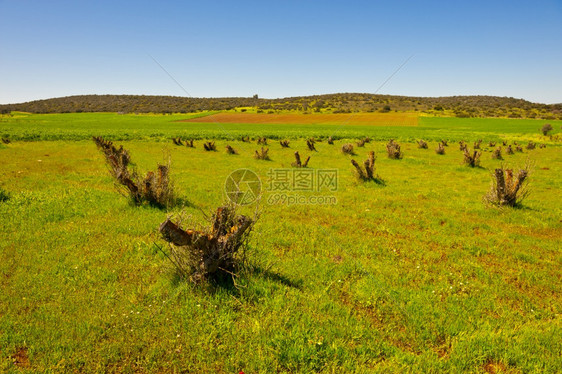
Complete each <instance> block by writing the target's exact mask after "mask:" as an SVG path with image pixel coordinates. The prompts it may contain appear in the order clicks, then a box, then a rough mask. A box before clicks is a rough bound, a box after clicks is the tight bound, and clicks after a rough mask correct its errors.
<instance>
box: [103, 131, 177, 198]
mask: <svg viewBox="0 0 562 374" xmlns="http://www.w3.org/2000/svg"><path fill="white" fill-rule="evenodd" d="M93 140H94V143H96V146H97V147H98V149H100V150H101V151H102V153H103V154H104V156H105V160H106V163H107V165H108V169H109V172H110V173H111V175H112V176H113V177H114V178H115V181H116V182H117V184H116V186H117V187H118V190H119V191H120V192H121V193H123V194H124V195H128V196H129V197H130V198H131V200H132V201H133V202H134V203H135V204H137V205H140V204H142V203H144V202H147V203H149V204H151V205H154V206H159V207H167V206H171V205H172V204H173V202H174V200H175V197H174V192H173V187H172V184H171V183H170V178H169V174H170V162H169V161H168V164H167V165H160V164H159V165H158V166H157V171H156V172H153V171H149V172H147V173H146V175H145V176H144V178H142V177H140V176H139V175H138V174H137V172H136V170H135V169H134V168H130V164H131V156H130V155H129V152H128V151H127V150H126V149H124V148H123V146H120V147H119V148H117V147H115V146H114V145H113V142H111V141H108V140H105V139H103V138H102V137H94V138H93Z"/></svg>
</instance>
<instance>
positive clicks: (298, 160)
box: [291, 151, 310, 168]
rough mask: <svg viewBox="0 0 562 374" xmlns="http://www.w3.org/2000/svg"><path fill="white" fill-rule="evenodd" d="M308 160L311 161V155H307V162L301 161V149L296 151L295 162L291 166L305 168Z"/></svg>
mask: <svg viewBox="0 0 562 374" xmlns="http://www.w3.org/2000/svg"><path fill="white" fill-rule="evenodd" d="M308 161H310V156H308V157H307V159H306V161H305V162H301V156H300V155H299V151H295V162H293V163H292V164H291V166H292V167H294V168H305V167H307V166H308Z"/></svg>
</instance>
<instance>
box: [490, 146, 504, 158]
mask: <svg viewBox="0 0 562 374" xmlns="http://www.w3.org/2000/svg"><path fill="white" fill-rule="evenodd" d="M492 158H493V159H494V160H503V156H502V149H501V147H498V148H496V149H494V151H493V152H492Z"/></svg>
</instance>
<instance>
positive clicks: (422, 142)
mask: <svg viewBox="0 0 562 374" xmlns="http://www.w3.org/2000/svg"><path fill="white" fill-rule="evenodd" d="M427 147H428V145H427V142H426V141H425V140H423V139H421V140H418V148H421V149H427Z"/></svg>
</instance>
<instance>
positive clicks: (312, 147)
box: [306, 138, 317, 152]
mask: <svg viewBox="0 0 562 374" xmlns="http://www.w3.org/2000/svg"><path fill="white" fill-rule="evenodd" d="M315 143H316V140H314V138H311V139H307V141H306V146H307V147H308V149H309V150H311V151H314V152H317V150H316V147H315V145H314V144H315Z"/></svg>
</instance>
